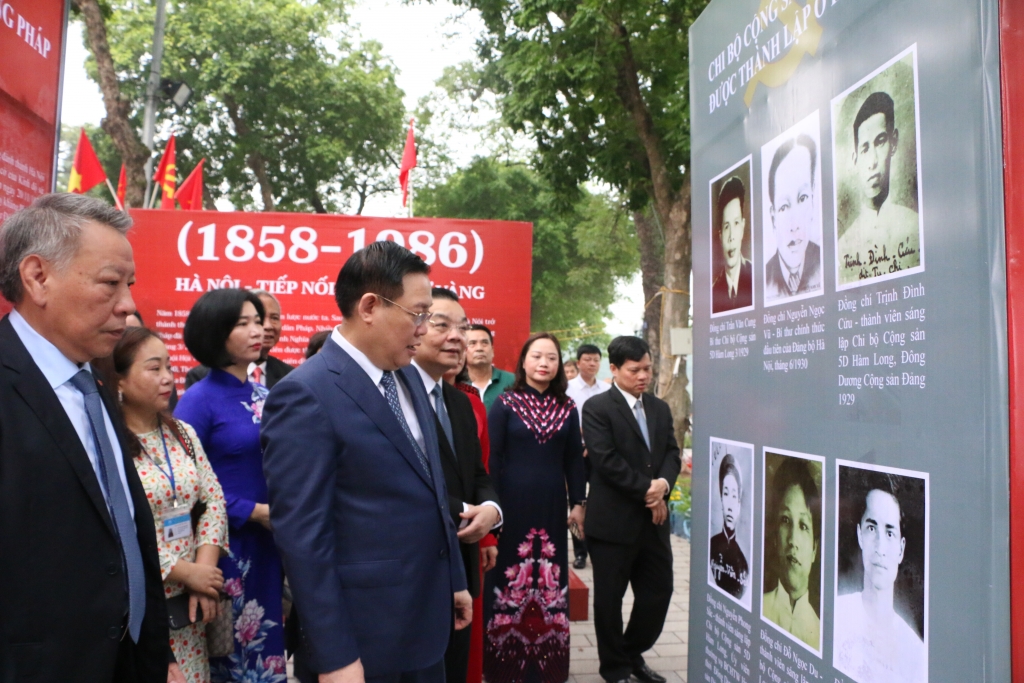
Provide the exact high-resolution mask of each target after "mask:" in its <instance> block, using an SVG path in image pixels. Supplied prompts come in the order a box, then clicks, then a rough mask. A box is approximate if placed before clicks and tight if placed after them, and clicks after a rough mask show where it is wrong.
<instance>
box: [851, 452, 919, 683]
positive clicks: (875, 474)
mask: <svg viewBox="0 0 1024 683" xmlns="http://www.w3.org/2000/svg"><path fill="white" fill-rule="evenodd" d="M837 470H838V482H839V484H838V486H839V515H838V519H837V521H836V526H837V533H836V537H837V542H836V567H837V576H836V599H835V608H834V610H833V612H834V614H835V624H834V640H833V655H832V657H833V665H834V666H835V667H836V668H837V669H839V670H840V671H842V672H843V673H844V674H846V675H847V676H849V677H850V678H851V679H852V680H854V681H856V682H857V683H881V682H883V681H884V682H885V683H889V682H890V681H891V682H892V683H925V682H926V681H927V680H928V648H927V645H926V641H925V638H924V633H925V626H926V622H927V619H926V618H925V605H926V603H927V576H928V574H927V567H926V566H925V563H926V558H927V512H926V511H927V489H928V475H927V474H923V473H920V472H903V471H902V470H891V469H888V468H868V467H866V466H864V465H860V464H858V463H852V462H845V461H839V463H837Z"/></svg>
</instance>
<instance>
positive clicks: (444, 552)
mask: <svg viewBox="0 0 1024 683" xmlns="http://www.w3.org/2000/svg"><path fill="white" fill-rule="evenodd" d="M437 556H438V557H441V558H444V557H448V549H447V548H441V552H439V553H438V554H437Z"/></svg>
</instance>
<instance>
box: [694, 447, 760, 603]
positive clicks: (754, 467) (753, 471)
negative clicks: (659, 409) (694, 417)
mask: <svg viewBox="0 0 1024 683" xmlns="http://www.w3.org/2000/svg"><path fill="white" fill-rule="evenodd" d="M715 442H718V443H725V444H732V445H734V446H740V447H742V448H749V449H750V475H751V479H752V480H756V478H757V458H756V457H755V456H756V454H757V448H756V447H755V446H754V444H752V443H746V442H744V441H735V440H733V439H723V438H721V437H717V436H709V437H708V456H709V457H708V465H709V467H708V470H709V472H708V485H709V486H711V484H712V482H713V481H714V480H715V479H716V477H715V472H714V471H713V470H714V468H713V467H711V466H710V465H711V464H712V463H711V458H710V455H711V453H712V452H713V451H712V450H711V446H712V445H713V444H714V443H715ZM753 484H754V481H751V482H750V484H749V485H748V486H749V489H748V490H749V491H750V534H749V536H750V538H749V541H748V542H749V544H750V554H751V555H753V554H754V526H755V524H754V512H755V508H754V498H755V492H756V491H757V488H756V487H755V486H754V485H753ZM713 499H714V493H713V487H712V488H709V490H708V545H709V547H708V552H709V553H710V552H711V549H710V544H711V538H712V536H711V501H712V500H713ZM706 564H708V565H709V566H708V568H707V569H708V577H707V582H708V587H709V588H711V589H712V590H716V591H718V592H719V593H720V594H721V595H724V596H725V597H727V598H729V599H730V600H732V601H733V602H735V603H736V604H737V605H739V606H740V607H742V608H743V609H745V610H746V611H747V612H748V613H749V614H751V615H753V613H754V587H755V586H756V585H757V583H756V582H755V581H754V563H753V562H751V561H749V560H748V561H747V566H749V567H750V593H749V596H750V604H749V605H744V604H743V602H741V601H740V600H737V599H736V598H735V597H733V596H732V595H731V594H730V593H727V592H725V591H724V590H722V589H721V588H719V587H718V585H717V584H716V583H715V582H714V581H712V580H711V567H710V557H708V562H707V563H706Z"/></svg>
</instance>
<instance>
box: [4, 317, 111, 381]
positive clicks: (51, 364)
mask: <svg viewBox="0 0 1024 683" xmlns="http://www.w3.org/2000/svg"><path fill="white" fill-rule="evenodd" d="M10 321H11V327H13V328H14V331H15V333H16V334H17V335H18V338H20V339H21V343H22V344H24V345H25V348H26V349H27V350H28V355H30V356H31V357H32V360H33V361H34V362H35V364H36V366H37V367H38V368H39V369H40V370H41V371H42V373H43V376H44V377H46V381H47V382H49V383H50V388H51V389H56V388H57V387H59V386H61V385H62V384H65V383H66V382H68V381H69V380H70V379H71V378H72V377H74V376H75V375H77V374H78V372H79V370H82V369H83V368H84V369H86V370H89V372H92V368H91V367H90V366H89V364H88V363H86V364H85V365H83V366H82V367H79V366H78V365H77V364H76V363H75V362H74V361H72V360H71V359H70V358H68V357H67V356H65V355H64V354H63V353H61V351H60V349H58V348H57V347H56V346H54V345H53V343H52V342H51V341H50V340H49V339H47V338H46V337H44V336H43V335H41V334H39V333H38V332H36V330H35V328H33V327H32V326H31V325H29V324H28V321H27V320H25V318H23V317H22V315H21V314H20V313H18V311H17V309H15V310H13V311H11V315H10Z"/></svg>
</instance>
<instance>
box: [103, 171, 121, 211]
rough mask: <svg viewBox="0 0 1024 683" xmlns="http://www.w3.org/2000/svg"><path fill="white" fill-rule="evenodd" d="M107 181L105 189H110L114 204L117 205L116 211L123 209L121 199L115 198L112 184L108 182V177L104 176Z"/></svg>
mask: <svg viewBox="0 0 1024 683" xmlns="http://www.w3.org/2000/svg"><path fill="white" fill-rule="evenodd" d="M103 180H105V181H106V182H107V189H108V190H110V194H111V195H112V196H113V197H114V206H116V207H117V209H118V211H124V207H123V206H121V200H120V199H118V198H117V192H115V191H114V186H113V185H111V184H110V178H104V179H103Z"/></svg>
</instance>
